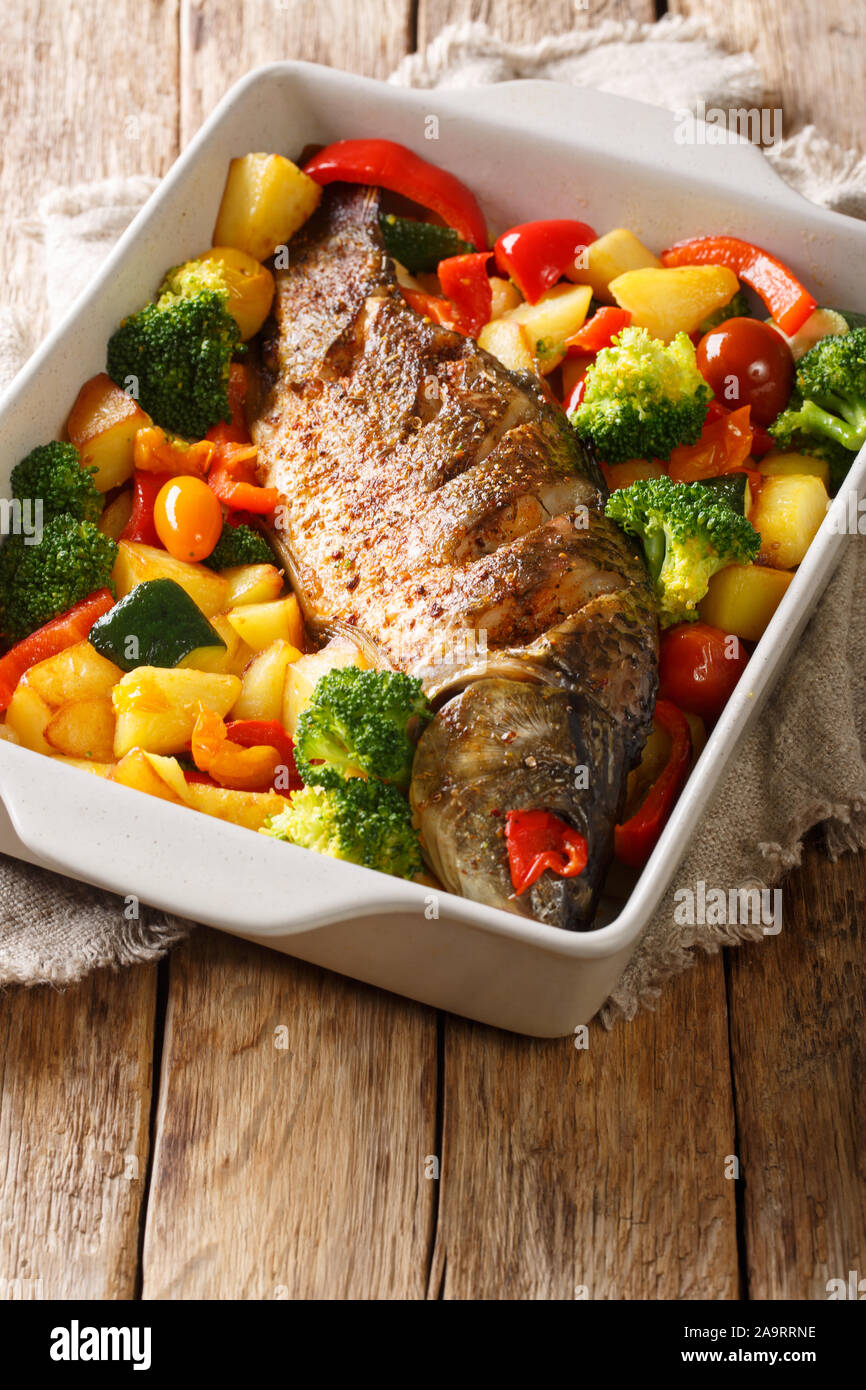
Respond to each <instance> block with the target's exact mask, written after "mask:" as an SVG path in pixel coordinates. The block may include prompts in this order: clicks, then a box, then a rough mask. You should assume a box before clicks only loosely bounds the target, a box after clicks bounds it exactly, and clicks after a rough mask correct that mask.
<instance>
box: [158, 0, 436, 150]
mask: <svg viewBox="0 0 866 1390" xmlns="http://www.w3.org/2000/svg"><path fill="white" fill-rule="evenodd" d="M412 11H413V6H412V0H351V3H348V2H347V0H244V3H243V4H237V3H230V2H229V0H219V3H216V4H214V3H212V0H181V28H180V35H181V66H180V75H181V137H182V143H183V144H186V142H187V141H188V140H189V139H190V137H191V136H192V135H193V134H194V133H195V131H196V130H197V129H198V127H199V126H200V125H201V123H202V121H203V120H204V118H205V116H207V115H209V114H210V112H211V111H212V110H213V108H214V106H215V105H216V103H217V102H218V101H219V99H220V97H222V96H223V95H224V93H225V92H227V91H228V89H229V87H231V86H232V85H233V83H235V82H236V81H238V79H239V78H241V77H243V75H244V74H245V73H246V72H249V70H250V69H251V68H255V67H260V66H261V65H262V64H264V63H274V62H277V61H279V60H280V59H285V58H294V59H304V60H306V61H308V62H313V63H327V64H329V65H330V66H331V67H337V68H347V69H349V70H350V71H351V72H358V73H362V74H364V75H365V76H367V77H387V76H388V74H389V73H390V72H391V71H392V70H393V69H394V68H395V67H396V66H397V64H398V63H399V61H400V59H401V58H402V57H403V55H404V54H405V53H406V52H407V50H408V47H409V41H410V32H411V22H412Z"/></svg>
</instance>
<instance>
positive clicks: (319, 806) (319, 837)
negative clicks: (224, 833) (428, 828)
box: [262, 777, 421, 878]
mask: <svg viewBox="0 0 866 1390" xmlns="http://www.w3.org/2000/svg"><path fill="white" fill-rule="evenodd" d="M262 834H263V835H271V836H273V838H274V839H276V840H288V841H290V842H291V843H292V844H295V845H300V846H301V847H302V848H303V849H314V850H317V851H318V853H319V854H327V855H330V856H331V858H332V859H346V860H349V861H350V862H351V863H353V864H363V865H364V866H365V867H366V868H368V869H378V870H379V871H380V873H386V874H395V875H397V876H398V877H400V878H413V877H414V876H415V874H417V873H420V871H421V852H420V849H419V846H418V836H417V835H416V833H415V831H414V830H413V828H412V818H411V814H410V811H409V806H408V803H407V801H406V800H405V798H404V797H403V796H402V795H401V794H400V792H399V791H397V789H396V787H390V786H386V785H385V784H384V783H382V782H365V781H364V779H363V778H361V777H353V778H351V779H350V780H349V781H340V782H339V784H338V785H336V786H330V787H320V786H315V787H304V789H303V791H296V792H293V793H292V795H291V798H290V801H289V806H288V809H287V810H285V811H282V812H281V813H280V814H279V815H277V816H271V817H270V819H269V820H267V821H266V822H265V824H264V826H263V827H262Z"/></svg>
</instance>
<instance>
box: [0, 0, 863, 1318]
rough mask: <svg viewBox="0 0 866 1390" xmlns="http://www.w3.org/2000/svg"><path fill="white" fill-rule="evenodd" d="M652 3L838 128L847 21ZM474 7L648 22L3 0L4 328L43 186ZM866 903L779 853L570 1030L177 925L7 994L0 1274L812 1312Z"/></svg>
mask: <svg viewBox="0 0 866 1390" xmlns="http://www.w3.org/2000/svg"><path fill="white" fill-rule="evenodd" d="M659 8H660V9H661V10H664V9H665V8H670V10H671V11H674V12H677V13H688V14H700V13H703V12H706V13H707V15H708V16H709V18H710V20H711V22H712V24H713V25H714V27H715V29H716V30H717V32H718V33H719V34H720V35H721V36H722V37H723V38H724V39H726V40H727V41H728V42H729V43H730V44H731V45H733V46H736V47H738V48H746V49H750V50H752V51H753V52H755V54H756V55H757V57H758V58H759V59H760V60H761V62H762V63H763V65H764V67H765V70H766V73H767V75H768V79H769V84H770V104H771V105H777V104H782V105H783V106H784V108H785V112H786V118H787V130H788V131H789V132H790V131H793V130H794V129H795V128H796V126H797V125H798V124H801V123H802V122H804V121H807V120H814V121H815V122H816V123H817V125H818V126H819V127H820V128H821V129H822V130H823V131H824V132H825V133H826V134H827V135H829V136H831V137H835V138H837V139H840V140H842V141H844V142H845V143H847V144H849V145H854V144H855V143H856V142H857V141H858V140H860V139H862V132H863V115H864V111H863V99H862V52H863V43H864V12H863V8H862V6H860V7H859V10H858V8H857V7H855V6H853V5H851V4H850V2H849V0H808V3H806V0H801V3H800V4H799V5H797V6H793V5H790V4H787V3H785V0H761V3H756V0H727V3H726V4H725V5H718V4H715V3H710V0H671V3H670V5H669V6H665V5H664V4H663V3H662V4H661V5H660V6H659ZM858 16H859V17H858ZM470 17H471V18H481V19H485V20H487V21H488V22H490V23H491V24H492V25H494V26H495V27H496V28H498V30H499V31H500V32H501V33H502V34H504V35H506V36H507V37H510V38H521V39H525V40H530V39H534V38H536V37H539V36H540V35H541V34H543V33H544V32H550V31H561V30H564V29H567V28H568V27H569V26H570V25H571V24H572V23H576V24H578V25H583V24H586V23H588V22H592V23H595V22H598V21H600V20H601V19H602V18H610V17H614V18H627V17H634V18H638V19H652V18H654V17H655V15H654V6H653V3H652V0H591V3H590V7H589V10H588V11H584V10H583V9H581V8H580V7H578V6H574V5H572V4H571V3H569V0H531V3H530V0H418V2H417V3H413V0H351V2H350V0H345V3H340V0H246V3H244V4H239V3H238V0H206V3H205V0H200V2H199V3H193V2H192V0H164V3H158V2H157V0H111V3H110V4H109V3H107V0H103V4H102V5H101V6H99V7H98V9H96V8H94V7H93V6H92V5H85V4H83V3H81V2H80V0H17V3H16V4H14V6H13V9H12V12H11V13H7V14H6V15H5V16H4V28H5V34H4V44H3V46H2V49H0V72H2V81H0V106H2V112H3V131H4V147H3V163H2V168H0V193H2V196H0V237H2V256H3V265H4V267H5V269H6V274H5V276H4V286H3V297H4V298H6V297H8V295H9V291H10V285H12V286H14V287H15V288H14V296H15V299H16V300H17V302H18V303H19V304H20V306H21V307H22V308H23V309H24V310H25V311H26V312H28V313H30V314H32V312H33V309H32V304H31V299H32V298H33V279H32V278H31V277H33V276H37V275H39V273H40V261H39V255H40V252H39V248H38V246H37V245H35V244H34V242H33V241H32V240H31V239H29V238H28V237H27V236H26V235H25V234H24V233H23V231H22V226H21V222H22V219H27V218H31V217H32V216H33V212H34V207H35V203H36V200H37V197H38V195H39V194H40V193H41V192H42V191H43V190H45V189H47V188H49V187H51V186H53V185H55V184H61V183H68V182H74V181H77V180H84V179H90V178H96V177H100V176H104V175H108V174H130V173H133V172H137V171H140V172H149V173H153V174H162V173H164V172H165V171H166V170H167V169H168V168H169V166H170V165H171V163H172V161H173V160H174V159H175V157H176V155H177V154H178V152H179V151H180V149H181V148H182V147H183V146H184V145H185V144H186V143H187V141H188V140H189V139H190V137H191V136H192V135H193V133H194V132H195V130H196V129H197V127H198V126H199V124H200V123H201V121H202V119H203V118H204V116H205V115H206V114H207V113H208V112H209V111H210V110H211V109H212V107H213V106H214V104H215V103H216V101H217V100H218V98H219V97H221V96H222V94H223V92H224V91H225V90H226V89H227V88H228V87H229V86H230V85H231V84H232V83H233V82H234V81H235V80H236V79H237V78H238V77H240V76H241V74H243V73H244V72H246V71H247V70H248V69H249V68H252V67H255V66H256V65H258V64H261V63H265V62H269V61H272V60H273V59H276V58H307V59H314V60H316V61H321V62H326V63H331V64H333V65H335V66H338V67H344V68H351V69H353V70H355V71H358V72H363V73H368V74H371V75H375V76H385V75H387V73H389V72H390V71H391V69H392V68H393V67H394V66H395V65H396V64H397V62H398V61H399V59H400V58H401V57H402V56H403V55H404V54H405V53H406V52H408V51H410V50H411V49H413V48H414V47H415V46H416V45H420V44H424V43H426V42H427V41H428V40H429V39H431V38H432V37H433V36H434V35H435V34H436V32H437V31H438V30H439V28H440V27H441V25H443V24H445V23H447V22H449V21H454V20H460V19H465V18H470ZM858 103H859V104H858ZM347 133H350V132H347ZM864 906H866V874H864V860H863V858H862V857H861V858H860V859H855V858H850V857H849V858H847V859H844V860H842V861H841V862H840V863H838V864H836V865H832V866H831V865H829V864H828V863H827V862H826V860H825V859H824V858H822V857H821V855H820V854H819V853H818V852H817V850H815V849H810V850H807V852H806V854H805V856H804V862H803V865H802V867H801V868H800V869H799V870H798V871H797V872H796V873H795V874H794V875H792V878H791V880H790V882H789V884H788V886H787V889H786V915H785V926H784V930H783V932H782V934H781V935H780V936H778V937H771V938H767V940H766V942H765V943H764V944H763V945H762V946H758V947H754V946H753V947H748V948H744V949H742V950H737V951H733V952H730V953H728V954H727V956H714V957H706V958H703V959H702V960H701V961H700V963H699V964H698V966H697V968H696V969H694V970H692V971H690V972H688V973H687V974H686V975H684V976H682V977H680V978H679V979H678V980H676V981H675V982H673V983H672V984H670V985H669V986H668V988H667V989H666V990H665V991H664V993H663V995H662V997H661V999H660V1000H659V1003H658V1008H657V1010H656V1012H654V1013H643V1014H641V1016H640V1017H638V1018H637V1019H636V1020H635V1021H634V1022H633V1023H631V1024H629V1025H624V1026H618V1027H617V1028H615V1029H614V1031H613V1032H611V1033H606V1032H604V1031H603V1030H602V1029H601V1028H600V1027H598V1026H597V1025H594V1026H593V1027H592V1028H591V1032H590V1046H589V1049H588V1050H586V1051H577V1050H575V1048H574V1046H573V1045H572V1043H571V1040H569V1039H563V1040H561V1041H556V1042H534V1041H528V1040H525V1039H522V1038H517V1037H511V1036H507V1035H505V1034H502V1033H498V1032H495V1031H493V1030H491V1029H488V1028H483V1027H480V1026H476V1025H473V1024H471V1023H468V1022H465V1021H462V1020H460V1019H456V1018H452V1017H443V1016H437V1014H436V1013H435V1012H434V1011H433V1010H431V1009H427V1008H423V1007H420V1006H417V1005H414V1004H411V1003H408V1002H406V1001H404V1000H401V999H397V998H394V997H391V996H389V995H386V994H383V993H380V992H378V991H376V990H374V989H369V988H365V987H364V986H361V985H357V984H354V983H352V982H350V981H346V980H343V979H340V978H338V977H337V976H334V975H330V974H327V973H325V972H324V971H321V970H317V969H313V968H311V967H308V966H306V965H301V964H296V963H295V962H293V961H291V960H289V959H287V958H285V957H281V956H278V955H275V954H271V953H269V952H268V951H265V950H261V949H258V948H256V947H254V946H251V945H246V944H244V943H242V942H240V941H235V940H233V939H231V938H228V937H224V936H220V935H218V934H217V933H215V932H211V931H208V930H204V929H202V930H200V931H198V932H196V933H195V935H194V936H193V938H192V939H191V940H190V941H189V942H188V943H187V944H186V945H184V946H183V947H182V948H181V949H179V950H177V951H175V952H174V954H173V955H172V957H171V958H170V960H168V961H166V962H164V963H163V964H162V965H161V966H160V967H159V968H157V967H154V966H144V967H140V968H138V969H131V970H127V971H125V972H124V973H122V974H118V975H107V974H104V973H103V974H99V975H96V976H94V977H93V978H91V979H89V980H87V981H86V982H85V983H83V984H82V985H80V986H79V987H78V988H75V989H69V990H67V991H66V992H65V993H62V994H61V993H56V992H54V991H51V990H47V989H41V990H37V991H32V992H25V991H21V990H11V991H9V992H8V993H7V994H6V995H5V996H4V997H2V998H0V1038H2V1054H3V1060H2V1081H0V1191H2V1208H0V1252H2V1253H0V1280H7V1279H13V1278H20V1279H23V1280H25V1281H26V1280H32V1281H36V1280H41V1286H40V1285H35V1284H33V1285H25V1286H24V1287H25V1290H26V1289H27V1288H30V1289H35V1288H39V1287H41V1291H42V1293H43V1294H44V1296H45V1297H93V1298H113V1299H116V1298H134V1297H139V1296H143V1297H145V1298H149V1299H152V1298H169V1297H183V1298H189V1297H197V1296H205V1297H210V1298H232V1297H234V1298H253V1299H260V1298H264V1299H268V1298H275V1297H290V1298H294V1297H299V1296H317V1297H322V1296H327V1297H338V1298H340V1297H357V1298H386V1297H388V1298H496V1299H498V1298H572V1297H574V1296H575V1288H576V1287H578V1286H582V1287H583V1288H585V1289H586V1291H587V1292H588V1294H589V1296H590V1297H592V1298H615V1299H620V1298H689V1297H698V1298H712V1299H718V1298H723V1299H733V1298H744V1297H750V1298H754V1299H766V1298H771V1297H780V1296H781V1297H798V1296H807V1297H814V1298H823V1297H825V1296H826V1294H825V1285H826V1281H827V1280H828V1278H831V1277H837V1276H840V1277H847V1272H848V1271H849V1270H852V1269H855V1270H859V1271H860V1272H861V1274H862V1273H863V1272H866V1210H864V1206H866V1197H864V1182H863V1177H864V1166H866V1142H864V1139H866V1136H864V1100H863V1088H862V1077H863V1074H864V1060H866V1058H864V1051H866V1049H864V1031H863V1013H862V992H863V963H864V925H863V916H864ZM281 1029H284V1030H285V1031H284V1032H280V1031H278V1030H281ZM283 1041H284V1042H285V1046H284V1047H279V1046H277V1045H276V1044H277V1042H283ZM858 1070H859V1084H858ZM731 1155H733V1156H736V1158H737V1159H738V1161H739V1178H738V1179H732V1178H731V1177H730V1176H728V1175H729V1174H730V1172H731V1169H732V1165H731V1163H730V1157H729V1156H731ZM435 1159H438V1164H439V1177H438V1178H436V1177H433V1176H430V1175H431V1173H434V1172H435V1170H436V1167H437V1165H436V1163H435V1162H434V1161H433V1160H435Z"/></svg>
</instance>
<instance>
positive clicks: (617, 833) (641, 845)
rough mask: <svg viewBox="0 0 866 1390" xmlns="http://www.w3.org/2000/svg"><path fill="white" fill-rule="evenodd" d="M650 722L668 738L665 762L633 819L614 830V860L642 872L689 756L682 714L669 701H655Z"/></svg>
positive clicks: (685, 772)
mask: <svg viewBox="0 0 866 1390" xmlns="http://www.w3.org/2000/svg"><path fill="white" fill-rule="evenodd" d="M653 718H654V719H655V720H657V722H658V723H659V724H661V726H662V728H663V729H664V730H665V731H666V733H668V734H670V739H671V748H670V753H669V754H668V760H667V762H666V763H665V765H664V767H663V768H662V770H661V772H660V773H659V775H658V777H657V778H656V780H655V781H654V782H653V784H652V786H651V787H650V789H649V791H648V792H647V794H646V797H645V798H644V800H643V802H642V803H641V805H640V806H639V807H638V809H637V811H635V813H634V815H633V816H631V817H630V819H629V820H627V821H626V822H625V824H624V825H618V826H617V827H616V828H615V830H614V848H615V850H616V857H617V859H619V860H621V861H622V863H623V864H628V865H630V867H631V868H633V869H642V868H643V866H644V864H645V863H646V861H647V860H648V859H649V857H650V855H651V854H652V851H653V850H654V849H655V846H656V843H657V842H658V839H659V836H660V835H661V833H662V831H663V830H664V828H665V826H666V825H667V823H668V820H669V819H670V814H671V811H672V810H673V808H674V803H675V801H676V799H677V797H678V796H679V794H680V791H681V790H682V786H683V783H684V782H685V780H686V776H687V775H688V770H689V763H690V761H691V756H692V736H691V731H690V730H689V723H688V720H687V719H686V717H685V715H684V714H683V712H682V710H679V709H677V707H676V705H672V704H671V703H670V701H669V700H656V707H655V714H654V716H653Z"/></svg>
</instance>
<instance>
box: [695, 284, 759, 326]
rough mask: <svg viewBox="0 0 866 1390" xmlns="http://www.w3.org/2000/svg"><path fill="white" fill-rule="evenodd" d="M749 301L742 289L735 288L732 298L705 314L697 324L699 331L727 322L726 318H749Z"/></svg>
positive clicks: (750, 315) (750, 313) (751, 316)
mask: <svg viewBox="0 0 866 1390" xmlns="http://www.w3.org/2000/svg"><path fill="white" fill-rule="evenodd" d="M753 317H754V315H753V314H752V311H751V309H750V308H749V301H748V299H747V298H746V296H745V295H744V294H743V291H742V290H737V293H736V294H735V295H734V297H733V299H729V300H728V302H727V304H723V305H722V307H721V308H720V309H714V310H713V312H712V313H711V314H707V317H706V318H705V319H704V321H703V323H702V324H700V325H699V327H698V332H699V333H709V331H710V329H711V328H718V326H719V324H720V323H727V321H728V319H750V318H753Z"/></svg>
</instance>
